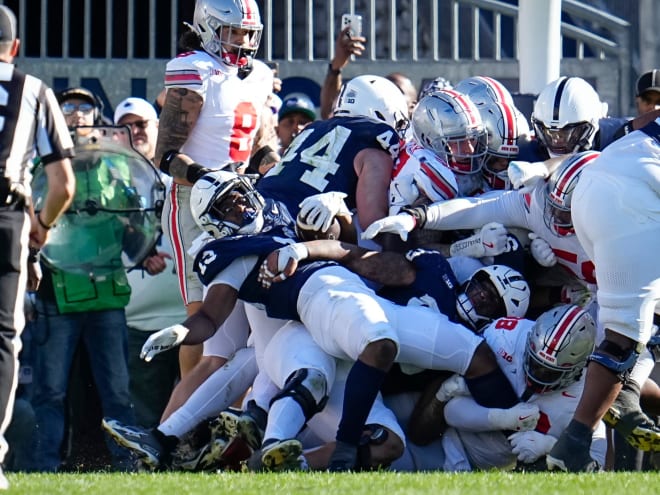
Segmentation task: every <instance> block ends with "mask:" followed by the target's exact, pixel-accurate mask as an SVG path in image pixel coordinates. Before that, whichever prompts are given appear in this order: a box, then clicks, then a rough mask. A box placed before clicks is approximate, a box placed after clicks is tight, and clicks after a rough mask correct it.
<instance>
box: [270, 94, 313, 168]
mask: <svg viewBox="0 0 660 495" xmlns="http://www.w3.org/2000/svg"><path fill="white" fill-rule="evenodd" d="M315 120H316V109H315V108H314V103H312V100H310V99H309V98H308V97H307V96H305V95H297V96H289V97H288V98H286V99H285V100H284V101H283V102H282V107H281V108H280V111H279V112H278V114H277V137H278V138H279V140H280V155H282V154H284V151H285V150H286V149H287V148H288V147H289V145H290V144H291V141H293V138H295V137H296V136H297V135H298V134H300V131H302V130H303V129H304V128H305V126H306V125H307V124H309V123H310V122H314V121H315Z"/></svg>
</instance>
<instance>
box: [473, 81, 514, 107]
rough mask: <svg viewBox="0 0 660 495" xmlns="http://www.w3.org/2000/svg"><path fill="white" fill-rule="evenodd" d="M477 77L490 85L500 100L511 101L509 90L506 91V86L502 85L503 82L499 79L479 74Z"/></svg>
mask: <svg viewBox="0 0 660 495" xmlns="http://www.w3.org/2000/svg"><path fill="white" fill-rule="evenodd" d="M477 79H481V80H482V81H484V82H485V83H486V84H487V85H488V86H490V88H491V89H492V90H493V92H494V93H495V94H496V95H497V100H498V101H504V102H505V101H509V98H508V95H507V91H505V89H504V87H503V86H502V83H500V82H499V81H498V80H496V79H493V78H492V77H487V76H477Z"/></svg>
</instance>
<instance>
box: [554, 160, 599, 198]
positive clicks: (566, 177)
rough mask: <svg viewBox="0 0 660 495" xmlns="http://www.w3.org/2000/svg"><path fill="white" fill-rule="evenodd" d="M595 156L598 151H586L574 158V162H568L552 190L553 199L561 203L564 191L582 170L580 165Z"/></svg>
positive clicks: (583, 164)
mask: <svg viewBox="0 0 660 495" xmlns="http://www.w3.org/2000/svg"><path fill="white" fill-rule="evenodd" d="M597 156H598V153H596V152H594V153H587V154H585V155H584V156H581V157H580V158H579V159H578V160H576V161H575V163H572V164H570V166H569V167H568V168H567V169H566V170H564V172H563V173H562V174H561V177H559V180H558V181H557V185H556V186H555V188H554V190H553V191H552V196H553V199H556V200H557V201H559V202H560V203H561V202H562V198H563V196H564V194H565V191H566V190H568V188H569V186H570V185H571V183H572V182H573V181H574V180H575V178H576V177H577V175H578V174H579V173H580V171H581V170H582V167H584V166H585V165H587V164H588V163H589V162H590V161H591V160H593V159H594V158H596V157H597ZM572 159H573V158H571V160H572Z"/></svg>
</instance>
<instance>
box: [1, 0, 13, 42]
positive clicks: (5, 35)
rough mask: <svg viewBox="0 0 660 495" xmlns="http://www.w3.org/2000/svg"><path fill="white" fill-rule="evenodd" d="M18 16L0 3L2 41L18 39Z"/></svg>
mask: <svg viewBox="0 0 660 495" xmlns="http://www.w3.org/2000/svg"><path fill="white" fill-rule="evenodd" d="M16 34H17V33H16V16H15V15H14V13H13V12H12V11H11V9H10V8H9V7H7V6H5V5H0V42H3V41H14V40H15V39H16Z"/></svg>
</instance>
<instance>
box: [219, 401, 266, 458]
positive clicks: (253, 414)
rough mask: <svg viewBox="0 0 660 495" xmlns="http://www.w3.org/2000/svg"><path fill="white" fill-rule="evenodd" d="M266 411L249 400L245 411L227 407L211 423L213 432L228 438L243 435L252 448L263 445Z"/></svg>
mask: <svg viewBox="0 0 660 495" xmlns="http://www.w3.org/2000/svg"><path fill="white" fill-rule="evenodd" d="M266 417H267V415H266V412H265V411H264V410H263V409H261V408H260V407H259V406H257V405H256V404H255V403H254V402H253V401H249V402H248V405H247V409H246V410H245V411H239V410H237V409H227V410H226V411H222V412H221V413H220V415H219V416H218V418H217V419H216V420H214V421H213V422H212V424H211V433H212V434H213V435H215V436H225V437H226V438H234V437H236V436H239V437H241V438H242V439H243V440H245V441H246V442H247V444H248V445H249V446H250V448H251V449H253V450H256V449H258V448H259V446H260V445H261V442H262V441H263V437H264V430H265V428H266Z"/></svg>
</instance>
